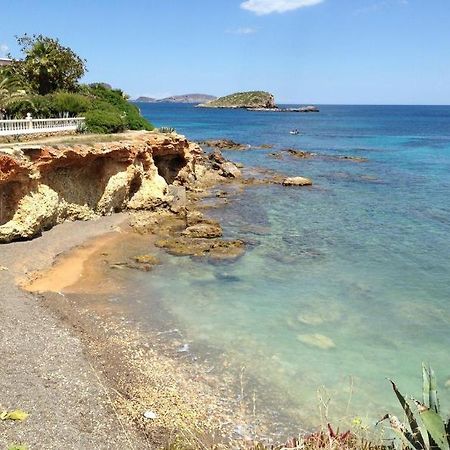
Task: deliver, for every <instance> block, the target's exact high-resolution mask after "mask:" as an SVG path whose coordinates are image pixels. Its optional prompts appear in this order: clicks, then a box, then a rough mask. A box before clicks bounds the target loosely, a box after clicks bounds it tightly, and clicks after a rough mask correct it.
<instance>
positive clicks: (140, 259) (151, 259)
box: [133, 255, 161, 266]
mask: <svg viewBox="0 0 450 450" xmlns="http://www.w3.org/2000/svg"><path fill="white" fill-rule="evenodd" d="M133 260H134V261H135V262H137V263H138V264H150V265H152V266H156V265H158V264H161V261H160V260H159V259H158V258H157V257H156V256H153V255H140V256H135V257H134V258H133Z"/></svg>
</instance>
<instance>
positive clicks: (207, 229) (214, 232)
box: [183, 222, 223, 239]
mask: <svg viewBox="0 0 450 450" xmlns="http://www.w3.org/2000/svg"><path fill="white" fill-rule="evenodd" d="M222 234H223V233H222V227H221V226H220V225H219V224H218V223H215V222H212V223H208V222H202V223H198V224H196V225H191V226H190V227H187V228H186V230H184V231H183V235H184V236H189V237H191V238H204V239H213V238H218V237H221V236H222Z"/></svg>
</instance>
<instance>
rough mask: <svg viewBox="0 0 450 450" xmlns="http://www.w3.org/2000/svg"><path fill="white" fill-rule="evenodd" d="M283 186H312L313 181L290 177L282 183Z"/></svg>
mask: <svg viewBox="0 0 450 450" xmlns="http://www.w3.org/2000/svg"><path fill="white" fill-rule="evenodd" d="M282 184H283V186H312V184H313V183H312V180H310V179H309V178H305V177H288V178H285V179H284V180H283V182H282Z"/></svg>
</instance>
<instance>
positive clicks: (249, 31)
mask: <svg viewBox="0 0 450 450" xmlns="http://www.w3.org/2000/svg"><path fill="white" fill-rule="evenodd" d="M257 31H258V30H257V29H256V28H252V27H242V28H235V29H234V30H227V33H229V34H241V35H246V34H254V33H256V32H257Z"/></svg>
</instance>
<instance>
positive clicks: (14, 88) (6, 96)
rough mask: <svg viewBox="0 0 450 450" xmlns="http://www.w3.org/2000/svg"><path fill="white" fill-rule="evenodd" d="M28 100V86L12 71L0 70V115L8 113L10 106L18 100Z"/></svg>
mask: <svg viewBox="0 0 450 450" xmlns="http://www.w3.org/2000/svg"><path fill="white" fill-rule="evenodd" d="M26 98H27V93H26V85H25V83H24V82H23V80H22V79H21V78H20V77H18V76H17V75H15V74H14V73H13V72H12V71H11V70H8V69H7V68H4V69H2V70H0V115H1V114H2V111H3V114H5V113H6V111H7V108H8V106H9V105H10V104H11V103H13V102H15V101H18V100H24V99H26Z"/></svg>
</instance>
